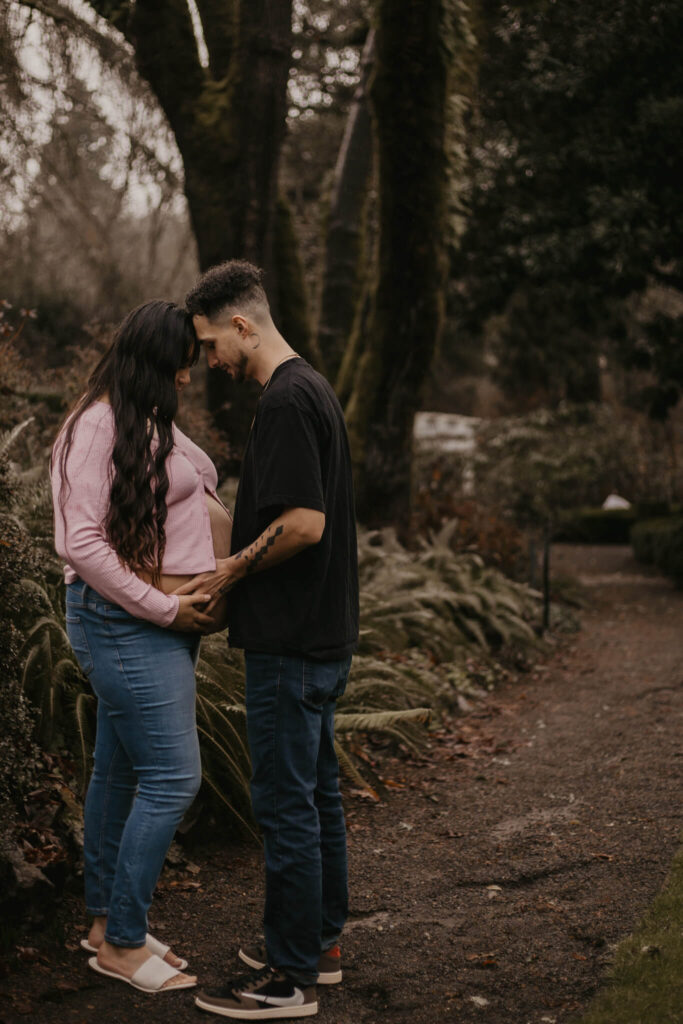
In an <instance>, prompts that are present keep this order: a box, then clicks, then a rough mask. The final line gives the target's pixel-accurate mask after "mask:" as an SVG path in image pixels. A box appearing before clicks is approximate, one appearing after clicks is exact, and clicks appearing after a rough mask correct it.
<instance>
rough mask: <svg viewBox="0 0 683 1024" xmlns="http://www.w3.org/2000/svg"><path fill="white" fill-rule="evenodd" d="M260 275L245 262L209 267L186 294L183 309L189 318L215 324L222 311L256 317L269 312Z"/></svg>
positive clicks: (260, 272) (230, 261)
mask: <svg viewBox="0 0 683 1024" xmlns="http://www.w3.org/2000/svg"><path fill="white" fill-rule="evenodd" d="M262 281H263V271H262V270H261V268H260V267H256V266H254V264H253V263H248V262H247V261H246V260H228V261H227V262H225V263H219V264H217V265H216V266H215V267H210V268H209V270H207V271H206V273H205V274H202V276H201V277H200V278H199V280H198V281H197V283H196V285H195V286H194V288H192V290H191V291H189V292H188V293H187V296H186V298H185V307H186V309H187V311H188V313H189V314H190V315H191V316H194V315H195V314H199V315H200V316H205V317H207V319H209V320H216V319H217V318H218V317H220V316H221V314H223V313H224V312H225V311H227V310H229V311H230V312H231V313H235V312H243V311H246V312H249V313H251V315H257V314H258V312H259V311H260V312H261V313H263V312H264V310H265V311H266V312H267V311H268V310H269V306H268V298H267V296H266V293H265V291H264V288H263V284H262Z"/></svg>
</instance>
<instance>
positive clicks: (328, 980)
mask: <svg viewBox="0 0 683 1024" xmlns="http://www.w3.org/2000/svg"><path fill="white" fill-rule="evenodd" d="M237 955H238V957H239V958H240V960H241V961H242V963H245V964H247V965H248V966H249V967H253V968H255V969H256V970H257V971H260V970H261V968H262V967H265V966H266V965H265V964H264V963H263V961H262V960H255V959H254V958H253V957H251V956H248V955H247V954H246V953H245V952H244V951H243V950H240V951H239V953H238V954H237ZM341 980H342V972H341V969H340V970H338V971H325V973H324V974H319V975H318V980H317V981H316V985H338V984H339V982H340V981H341Z"/></svg>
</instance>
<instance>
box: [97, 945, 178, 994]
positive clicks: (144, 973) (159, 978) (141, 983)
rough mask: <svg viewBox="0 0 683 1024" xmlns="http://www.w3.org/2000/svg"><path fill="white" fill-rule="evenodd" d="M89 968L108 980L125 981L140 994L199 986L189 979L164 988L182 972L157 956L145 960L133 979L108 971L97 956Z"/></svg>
mask: <svg viewBox="0 0 683 1024" xmlns="http://www.w3.org/2000/svg"><path fill="white" fill-rule="evenodd" d="M88 967H92V969H93V971H97V973H98V974H104V975H105V976H106V977H107V978H115V979H116V980H117V981H125V983H126V984H127V985H132V986H133V988H137V989H139V990H140V992H149V993H156V992H175V991H176V990H177V989H183V988H194V987H195V985H196V984H197V982H196V981H192V980H191V979H190V978H188V979H187V981H183V982H181V983H180V984H178V985H167V986H166V988H164V987H163V986H164V982H166V981H168V979H169V978H175V977H176V975H178V974H180V971H179V970H177V969H176V968H175V967H171V965H170V964H167V963H166V961H165V960H161V959H160V958H159V957H158V956H156V955H155V954H153V955H152V956H151V957H150V958H149V960H145V962H144V964H143V965H142V967H138V969H137V971H136V972H135V974H134V975H133V977H132V978H126V977H125V976H124V975H123V974H119V973H118V971H108V970H107V969H106V967H102V966H101V965H100V964H98V962H97V957H96V956H92V957H90V959H89V960H88Z"/></svg>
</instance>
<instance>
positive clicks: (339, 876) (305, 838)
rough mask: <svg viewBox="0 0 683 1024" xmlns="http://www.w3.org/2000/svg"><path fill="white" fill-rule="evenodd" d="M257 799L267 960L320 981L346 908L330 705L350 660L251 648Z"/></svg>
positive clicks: (297, 977) (250, 723)
mask: <svg viewBox="0 0 683 1024" xmlns="http://www.w3.org/2000/svg"><path fill="white" fill-rule="evenodd" d="M245 661H246V691H247V732H248V737H249V749H250V751H251V761H252V779H251V797H252V804H253V808H254V815H255V817H256V820H257V821H258V823H259V825H260V826H261V829H262V830H263V839H264V846H265V858H266V903H265V911H264V917H263V923H264V932H265V938H266V950H267V954H268V963H269V964H270V965H271V966H272V967H275V968H277V969H279V970H283V971H284V972H285V973H286V974H287V975H288V976H289V977H290V978H292V979H293V980H294V981H296V982H297V983H299V984H301V985H314V984H315V981H316V978H317V977H318V960H319V958H320V953H321V950H324V949H329V948H330V947H331V946H333V945H334V943H335V942H336V941H337V939H338V937H339V935H340V934H341V930H342V928H343V926H344V922H345V921H346V916H347V911H348V883H347V863H346V826H345V823H344V812H343V810H342V802H341V796H340V793H339V765H338V762H337V756H336V754H335V750H334V711H335V707H336V702H337V699H338V698H339V697H340V696H341V695H342V693H343V692H344V688H345V686H346V681H347V679H348V676H349V669H350V667H351V658H346V659H345V660H344V661H332V662H330V661H325V662H320V661H312V660H310V659H307V658H301V657H284V656H282V657H281V656H280V655H271V654H259V653H256V652H253V651H246V652H245Z"/></svg>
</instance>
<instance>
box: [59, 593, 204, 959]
mask: <svg viewBox="0 0 683 1024" xmlns="http://www.w3.org/2000/svg"><path fill="white" fill-rule="evenodd" d="M66 589H67V593H66V627H67V633H68V636H69V641H70V643H71V646H72V647H73V650H74V653H75V654H76V657H77V659H78V662H79V664H80V666H81V668H82V669H83V671H84V673H85V674H86V675H87V676H88V677H89V679H90V683H91V685H92V688H93V690H94V691H95V694H96V696H97V737H96V740H95V763H94V767H93V772H92V776H91V778H90V785H89V787H88V793H87V796H86V800H85V814H84V832H85V837H84V861H85V899H86V906H87V909H88V912H89V913H90V914H93V915H101V916H106V918H107V929H106V934H105V938H106V940H107V942H111V943H112V944H113V945H116V946H129V947H137V946H144V944H145V934H146V932H147V911H148V909H149V905H150V903H151V902H152V895H153V892H154V887H155V886H156V883H157V879H158V878H159V875H160V873H161V869H162V867H163V864H164V858H165V856H166V853H167V851H168V848H169V846H170V845H171V840H172V839H173V835H174V833H175V830H176V828H177V826H178V824H179V822H180V821H181V819H182V817H183V815H184V813H185V811H186V810H187V809H188V807H189V806H190V804H191V803H192V801H193V799H194V797H195V796H196V794H197V791H198V789H199V784H200V781H201V765H200V758H199V742H198V738H197V729H196V724H195V678H194V665H195V660H196V657H197V654H198V649H199V639H198V637H197V636H196V635H194V634H189V633H178V632H173V631H171V630H168V629H162V628H161V627H159V626H155V625H153V624H152V623H151V622H147V621H145V620H144V619H137V618H134V617H133V616H132V615H129V614H128V612H126V611H124V609H123V608H120V607H119V606H118V605H114V604H110V603H109V602H108V601H106V600H105V599H104V598H103V597H102V596H101V595H100V594H98V593H97V592H96V591H95V590H93V589H92V588H91V587H89V586H88V585H87V584H85V583H83V582H82V581H80V580H79V581H77V582H75V583H70V584H69V585H68V586H67V588H66Z"/></svg>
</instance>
